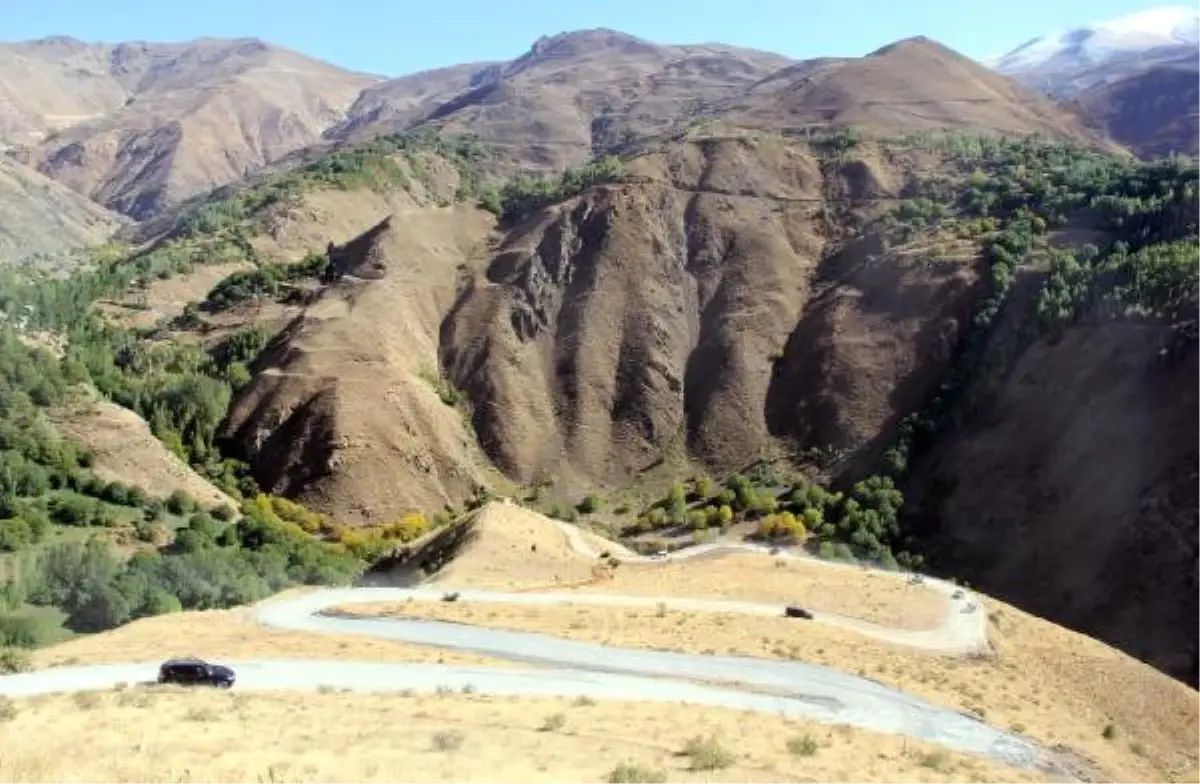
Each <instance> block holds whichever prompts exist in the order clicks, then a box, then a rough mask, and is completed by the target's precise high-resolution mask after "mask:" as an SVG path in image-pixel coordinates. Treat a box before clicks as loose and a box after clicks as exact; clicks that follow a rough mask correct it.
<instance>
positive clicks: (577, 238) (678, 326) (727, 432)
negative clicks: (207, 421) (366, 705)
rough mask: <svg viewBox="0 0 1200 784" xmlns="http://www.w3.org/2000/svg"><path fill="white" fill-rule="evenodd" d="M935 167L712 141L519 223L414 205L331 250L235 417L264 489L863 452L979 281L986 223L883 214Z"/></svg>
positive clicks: (377, 486)
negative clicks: (912, 227) (913, 226)
mask: <svg viewBox="0 0 1200 784" xmlns="http://www.w3.org/2000/svg"><path fill="white" fill-rule="evenodd" d="M937 160H938V155H936V154H933V153H927V152H920V151H917V150H913V149H901V148H896V149H890V148H886V147H880V146H877V145H863V146H862V149H861V150H860V151H859V152H857V153H854V154H845V155H842V156H840V157H838V158H834V157H831V156H829V155H827V154H825V153H822V152H820V151H818V150H814V149H811V148H809V147H808V146H807V145H804V144H800V143H794V142H788V141H786V140H784V139H782V138H778V137H773V138H762V139H757V140H756V139H752V138H749V137H734V138H724V139H708V140H702V141H695V142H685V143H680V144H673V145H668V146H667V147H665V148H664V149H663V150H662V151H660V152H654V153H649V154H647V155H644V156H642V157H641V158H638V159H635V160H633V161H631V162H629V163H628V164H627V166H626V171H625V174H624V175H622V177H621V181H620V182H617V183H613V184H610V185H602V186H598V187H594V188H590V189H587V190H585V191H584V192H582V193H581V194H580V195H578V196H575V197H572V198H569V199H567V200H565V201H561V202H558V203H554V204H552V205H551V206H548V207H544V208H539V209H535V210H533V211H531V212H528V213H526V214H524V215H523V216H520V217H518V218H516V219H515V220H509V221H506V222H505V223H504V224H502V226H501V231H500V233H494V228H493V227H494V218H493V217H492V216H491V215H490V214H488V213H486V212H484V211H482V210H479V209H476V208H473V207H469V206H466V205H464V206H460V207H455V208H438V207H433V206H432V205H428V204H426V205H425V206H407V207H406V206H403V205H401V204H392V205H391V207H392V212H391V213H390V218H388V219H387V220H384V221H382V222H381V223H379V224H378V225H376V226H375V227H373V228H371V229H370V230H368V231H365V232H364V234H362V235H361V236H360V237H358V238H357V239H355V240H353V241H351V242H348V243H345V244H342V245H339V246H337V247H336V248H334V249H333V253H332V256H331V258H332V259H333V263H332V265H331V268H332V269H333V270H334V271H335V275H334V277H340V279H339V280H337V282H333V283H327V284H322V285H321V286H320V287H318V289H317V290H314V292H313V297H314V298H312V299H310V301H309V302H308V304H304V305H301V306H300V309H299V310H298V311H293V312H295V313H296V315H295V317H294V318H293V319H292V320H291V321H290V323H288V325H287V327H286V328H284V329H283V331H282V332H281V334H280V335H279V336H278V337H277V338H276V339H275V341H274V342H273V343H272V344H270V345H269V346H268V348H267V349H266V350H265V351H264V352H263V353H262V354H261V355H260V356H259V358H258V359H257V360H256V361H255V364H254V370H255V371H256V372H255V378H254V380H253V381H252V382H251V384H250V385H249V386H247V387H246V388H245V389H244V390H242V391H241V392H240V393H239V395H238V397H237V398H236V399H235V401H234V404H233V407H232V409H231V414H230V418H229V421H228V423H227V424H226V426H225V432H226V434H227V436H229V437H230V438H231V439H232V440H233V441H234V442H235V443H236V444H237V445H238V448H239V450H241V452H242V453H243V454H245V455H246V456H247V458H248V459H249V461H250V463H251V465H253V466H255V470H256V475H257V477H258V478H259V480H260V481H261V482H263V483H264V487H268V488H270V489H272V490H273V491H276V492H283V493H286V494H288V495H296V496H298V497H300V498H302V499H304V500H305V501H306V502H307V503H311V504H313V505H315V506H316V507H318V508H320V509H322V510H324V511H328V512H330V513H333V514H335V515H336V516H339V517H343V516H344V517H347V518H356V519H364V518H366V519H370V518H372V517H383V518H388V517H391V516H394V515H396V514H398V513H400V512H402V511H404V509H406V508H409V507H412V506H415V507H418V508H430V507H435V508H436V507H437V506H440V505H441V504H443V503H451V504H455V503H458V502H460V501H461V500H462V499H464V498H465V497H467V496H469V495H470V494H471V493H472V491H473V490H474V488H475V487H476V485H477V483H481V482H482V483H484V484H491V483H490V482H487V481H485V480H486V479H487V476H488V471H489V470H490V466H489V463H490V464H491V465H494V466H496V467H497V468H499V469H500V471H501V472H503V474H504V475H506V476H507V477H508V478H509V479H512V480H515V481H517V482H519V483H532V482H535V481H539V480H542V479H548V478H549V479H554V480H556V481H564V480H565V481H566V482H567V484H568V485H570V486H575V487H578V488H580V489H581V491H582V489H583V488H588V487H594V486H615V485H620V484H622V483H625V482H627V481H629V480H630V479H631V478H633V477H635V476H636V475H637V474H638V473H639V472H641V471H643V470H644V469H646V468H647V467H648V466H650V465H653V464H656V463H661V462H663V461H664V460H667V459H677V458H680V457H682V459H683V461H684V463H688V462H691V463H693V464H695V465H698V466H703V467H704V468H706V469H708V470H711V471H713V472H714V473H718V474H719V473H724V472H727V471H730V470H733V469H735V468H737V467H739V466H741V465H743V464H745V463H746V462H748V461H751V460H753V459H755V458H756V457H757V456H759V455H760V454H763V453H764V452H777V451H779V449H780V448H781V447H783V448H785V449H788V450H791V449H807V448H810V447H816V448H824V449H829V448H834V449H838V450H842V451H845V452H847V453H850V454H852V455H861V459H862V460H865V459H866V456H867V455H870V454H875V453H876V452H877V451H878V448H879V442H881V439H882V438H883V436H884V435H885V434H886V433H888V432H889V431H890V430H892V429H894V427H895V425H896V423H897V421H898V420H899V418H900V417H901V416H903V415H904V414H905V413H907V411H909V410H910V409H912V408H913V407H916V406H918V405H919V404H920V402H921V401H922V400H923V399H924V397H925V396H926V395H927V394H928V393H929V391H930V390H931V389H932V388H933V387H934V386H936V384H937V383H938V380H939V378H940V374H941V372H943V371H944V369H945V365H946V363H947V362H948V360H949V352H950V347H951V346H952V344H953V343H954V341H955V339H956V336H957V334H958V332H959V330H960V326H961V323H962V322H963V320H964V319H965V318H966V314H967V313H969V310H970V307H971V304H972V302H973V300H974V298H977V297H978V296H979V290H978V287H977V286H976V284H975V281H976V280H977V279H978V269H977V268H978V264H979V254H978V243H977V242H975V241H973V240H971V239H969V238H967V239H962V238H956V237H954V236H951V235H947V236H945V237H931V238H924V239H923V240H922V242H921V243H913V242H898V243H894V244H889V241H888V240H887V239H886V238H885V237H884V236H883V234H881V232H880V230H879V228H878V227H876V226H874V223H875V222H876V221H877V220H878V219H879V217H880V216H882V215H884V214H886V213H888V212H889V210H891V209H893V208H894V207H895V205H896V203H898V200H899V199H900V198H901V196H903V195H905V194H908V193H910V192H913V191H914V190H915V189H916V188H918V187H919V186H918V183H919V182H920V180H921V177H922V176H923V172H926V171H928V170H929V169H930V167H931V166H934V165H935V164H936V162H937ZM344 198H348V199H351V200H350V201H344V202H342V203H343V204H344V205H347V206H348V205H350V204H353V203H355V201H354V199H360V200H361V199H362V198H364V197H362V196H359V197H352V196H346V197H344ZM312 203H313V202H312V201H311V200H306V202H305V204H306V205H311V204H312ZM292 214H293V215H294V216H306V215H312V214H313V213H312V211H311V209H310V207H308V206H305V207H299V208H297V209H295V210H293V213H292ZM306 226H307V227H311V226H312V224H311V223H309V222H306V221H305V220H303V219H302V218H299V217H297V219H296V220H292V219H290V218H289V219H288V220H287V221H284V222H283V223H281V224H279V225H278V226H277V229H278V230H277V231H273V232H272V233H273V234H274V235H276V236H277V237H278V238H279V239H278V240H274V241H276V242H279V243H282V244H284V245H286V244H288V243H289V242H292V241H293V240H292V239H288V238H295V237H296V236H301V235H304V233H305V232H306V231H311V228H308V229H306V228H305V227H306ZM263 241H264V242H271V241H272V240H267V239H265V238H264V240H263ZM260 247H263V246H261V245H260ZM341 276H344V277H341ZM934 302H937V303H938V304H937V306H936V307H931V303H934ZM209 321H210V323H211V322H212V319H210V320H209ZM830 377H832V378H834V379H835V381H834V383H832V384H823V383H822V382H821V381H820V379H826V378H830ZM837 379H844V381H842V380H837ZM863 379H869V381H867V382H865V383H863ZM810 409H812V410H820V411H821V412H822V415H821V416H812V415H810V413H809V410H810ZM818 423H820V424H818ZM824 423H827V424H824ZM476 444H478V447H476ZM480 450H481V451H480ZM483 455H486V458H489V459H490V460H489V459H485V458H484V457H483Z"/></svg>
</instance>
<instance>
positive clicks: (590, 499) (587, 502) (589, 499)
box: [579, 494, 600, 514]
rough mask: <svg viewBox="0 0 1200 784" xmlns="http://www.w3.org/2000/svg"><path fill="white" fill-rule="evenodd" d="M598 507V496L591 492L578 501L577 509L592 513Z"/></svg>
mask: <svg viewBox="0 0 1200 784" xmlns="http://www.w3.org/2000/svg"><path fill="white" fill-rule="evenodd" d="M599 508H600V498H599V497H597V496H596V495H593V494H588V495H585V496H584V497H583V500H582V501H580V502H579V511H580V512H582V513H583V514H592V513H593V512H595V511H596V510H597V509H599Z"/></svg>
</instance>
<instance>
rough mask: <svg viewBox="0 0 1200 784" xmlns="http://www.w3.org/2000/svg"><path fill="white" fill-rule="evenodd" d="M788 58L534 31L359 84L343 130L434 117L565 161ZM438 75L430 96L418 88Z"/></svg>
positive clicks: (682, 121)
mask: <svg viewBox="0 0 1200 784" xmlns="http://www.w3.org/2000/svg"><path fill="white" fill-rule="evenodd" d="M789 62H790V60H789V59H788V58H786V57H783V56H782V55H777V54H772V53H769V52H759V51H754V50H748V49H738V48H736V47H731V46H721V45H701V46H664V45H659V44H654V43H651V42H649V41H645V40H642V39H639V38H635V37H634V36H631V35H626V34H624V33H620V32H616V31H613V30H603V29H600V30H581V31H575V32H570V33H562V34H560V35H555V36H549V37H545V38H541V39H539V40H538V41H537V42H535V43H534V45H533V46H532V47H531V48H530V49H529V51H528V52H526V53H525V54H524V55H522V56H521V57H518V58H517V59H515V60H512V61H510V62H507V63H499V64H490V65H489V66H488V67H484V65H483V64H481V65H480V66H479V67H478V68H476V67H475V66H471V67H470V68H468V69H467V70H466V71H465V72H461V71H452V70H451V69H443V70H441V71H435V72H430V74H429V76H428V77H426V76H425V75H422V74H417V75H415V76H413V77H405V78H403V79H397V80H393V81H391V82H385V83H383V84H382V85H379V86H378V87H376V88H373V89H372V90H370V91H368V92H366V93H364V97H363V100H360V101H359V103H358V104H356V106H355V107H354V108H353V109H352V111H351V117H350V119H349V120H348V121H347V123H346V128H345V131H344V132H345V133H349V134H352V135H355V136H358V137H361V136H362V135H364V134H373V133H379V132H383V131H393V130H398V129H401V128H404V127H408V126H410V125H413V124H417V123H420V122H433V123H436V124H437V125H439V126H442V127H444V128H445V129H446V130H448V131H452V132H470V133H473V134H477V135H478V136H479V137H480V138H481V139H483V140H484V141H486V142H488V143H489V144H491V145H493V146H495V147H498V148H499V149H501V150H502V151H504V152H506V153H507V154H508V155H509V157H510V158H511V159H513V160H515V161H517V162H519V163H521V164H523V165H527V166H534V167H545V168H562V167H564V166H567V165H573V164H577V163H580V162H582V161H584V160H587V159H588V158H589V157H591V156H592V154H593V152H595V151H596V150H599V149H604V148H610V147H613V146H615V145H618V144H620V143H622V142H625V141H628V140H629V139H632V138H636V137H641V136H645V135H653V134H657V133H662V132H666V131H672V130H675V129H678V128H680V127H683V126H684V125H686V124H687V122H688V121H689V120H690V119H693V118H696V117H700V116H704V115H705V114H706V113H709V112H711V110H712V109H713V108H715V107H716V106H717V104H718V103H719V102H720V101H722V100H724V99H727V98H729V97H730V96H732V95H735V94H737V93H739V92H741V91H743V90H746V89H748V88H749V87H750V86H751V85H753V84H754V83H755V82H757V81H758V80H760V79H763V78H765V77H767V76H768V75H769V74H770V73H772V72H773V71H775V70H776V69H778V68H781V67H783V66H785V65H787V64H788V63H789ZM435 76H437V77H439V78H438V82H437V90H436V92H435V93H434V96H426V95H423V92H424V91H425V90H426V89H427V85H428V84H430V80H431V79H432V78H433V77H435ZM432 97H436V99H437V100H432V99H431V98H432Z"/></svg>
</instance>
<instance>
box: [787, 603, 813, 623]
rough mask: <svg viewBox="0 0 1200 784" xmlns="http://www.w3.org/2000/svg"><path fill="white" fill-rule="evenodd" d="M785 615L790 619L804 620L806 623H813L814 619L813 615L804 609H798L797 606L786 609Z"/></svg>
mask: <svg viewBox="0 0 1200 784" xmlns="http://www.w3.org/2000/svg"><path fill="white" fill-rule="evenodd" d="M783 614H784V615H785V616H787V617H788V618H803V619H804V620H806V621H811V620H812V619H813V614H812V613H810V612H809V611H808V610H806V609H804V608H803V607H797V606H795V605H792V606H790V607H787V608H785V609H784V611H783Z"/></svg>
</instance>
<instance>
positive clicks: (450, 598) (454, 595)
mask: <svg viewBox="0 0 1200 784" xmlns="http://www.w3.org/2000/svg"><path fill="white" fill-rule="evenodd" d="M442 601H443V602H457V601H458V591H452V592H451V593H444V594H442Z"/></svg>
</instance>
